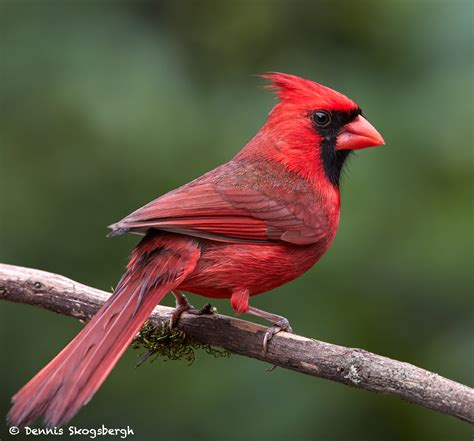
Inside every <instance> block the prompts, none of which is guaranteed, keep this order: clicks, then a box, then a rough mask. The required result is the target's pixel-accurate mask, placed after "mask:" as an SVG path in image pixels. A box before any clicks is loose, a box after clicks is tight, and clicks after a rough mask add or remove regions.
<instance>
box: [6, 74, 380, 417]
mask: <svg viewBox="0 0 474 441" xmlns="http://www.w3.org/2000/svg"><path fill="white" fill-rule="evenodd" d="M263 77H264V78H266V79H268V80H270V81H271V86H270V87H272V88H273V89H275V90H276V93H277V96H278V98H279V103H278V104H277V105H276V106H275V107H274V108H273V109H272V111H271V112H270V115H269V117H268V120H267V121H266V122H265V124H264V126H263V127H262V128H261V129H260V131H259V132H258V133H257V134H256V135H255V136H254V137H253V138H252V139H251V140H250V141H249V142H248V144H247V145H246V146H245V147H244V148H243V149H242V150H241V151H240V152H239V153H238V154H237V156H235V158H234V159H232V160H231V161H230V162H228V163H226V164H224V165H221V166H219V167H217V168H216V169H214V170H212V171H210V172H208V173H206V174H205V175H203V176H201V177H200V178H197V179H195V180H194V181H192V182H190V183H189V184H186V185H184V186H182V187H180V188H178V189H176V190H174V191H171V192H170V193H167V194H165V195H164V196H162V197H160V198H158V199H155V200H154V201H152V202H150V203H149V204H148V205H145V206H144V207H142V208H140V209H138V210H136V211H134V212H133V213H132V214H130V215H129V216H127V217H125V218H124V219H122V220H121V221H120V222H117V223H116V224H113V225H111V228H112V233H111V234H112V235H118V234H122V233H127V232H130V233H137V234H143V235H144V238H143V240H142V241H141V242H140V243H139V244H138V246H137V247H136V248H135V249H134V250H133V252H132V255H131V259H130V262H129V264H128V266H127V271H126V272H125V274H124V275H123V276H122V278H121V279H120V281H119V283H118V285H117V288H116V289H115V291H114V293H113V295H112V296H111V297H110V298H109V299H108V301H107V302H106V303H105V304H104V305H103V306H102V308H101V309H100V310H99V311H98V312H97V314H96V315H95V316H94V317H93V319H92V320H91V321H90V322H89V323H88V324H87V325H86V326H85V327H84V329H83V330H82V331H81V332H80V333H79V334H78V335H77V336H76V337H75V338H74V339H73V340H72V341H71V343H69V345H68V346H66V348H64V349H63V350H62V351H61V352H60V353H59V354H58V355H57V356H56V357H55V358H54V359H53V360H52V361H51V362H50V363H49V364H48V365H47V366H46V367H45V368H43V370H41V371H40V372H39V373H38V374H37V375H36V376H35V377H33V379H31V380H30V381H29V383H27V384H26V385H25V386H24V387H23V388H22V389H21V390H20V391H19V392H18V393H17V394H16V395H15V396H14V397H13V407H12V409H11V411H10V413H9V420H10V422H11V423H12V424H14V425H16V426H19V425H28V424H31V423H32V422H33V421H34V420H35V419H37V418H39V417H43V418H44V420H45V422H46V424H47V425H48V426H58V425H61V424H64V423H66V422H67V421H68V420H70V419H71V418H72V417H73V416H74V415H75V414H76V413H77V412H78V410H79V409H80V407H81V406H82V405H84V404H85V403H87V402H88V401H89V400H90V399H91V398H92V396H93V395H94V393H95V392H96V391H97V389H98V388H99V387H100V385H101V384H102V383H103V381H104V380H105V379H106V377H107V375H108V374H109V372H110V371H111V370H112V368H113V367H114V366H115V364H116V363H117V361H118V359H119V358H120V356H121V355H122V354H123V352H124V351H125V350H126V349H127V347H128V346H129V344H130V342H131V341H132V340H133V338H134V337H135V335H136V334H137V332H138V331H139V329H140V327H141V326H142V324H143V322H144V321H145V320H146V319H147V318H148V316H149V315H150V313H151V311H152V310H153V308H154V307H155V306H156V305H157V304H158V303H159V302H160V301H161V300H162V299H163V297H164V296H165V295H166V294H167V293H168V292H170V291H172V292H173V294H174V295H175V296H176V299H177V309H176V314H175V318H177V317H178V316H179V314H180V313H181V312H182V311H185V310H187V309H189V308H190V305H189V304H188V303H187V300H186V298H185V297H184V295H183V294H182V291H189V292H191V293H195V294H199V295H202V296H205V297H211V298H229V299H230V302H231V305H232V308H233V309H234V310H235V311H237V312H238V313H249V314H253V315H256V316H258V317H261V318H264V319H266V320H268V321H269V322H271V323H272V324H273V327H271V328H269V330H268V332H267V334H266V336H265V341H264V350H266V346H267V343H268V340H269V339H270V338H271V336H272V335H273V334H275V333H276V332H279V331H281V330H290V331H291V328H290V327H289V324H288V321H287V320H286V319H284V318H283V317H280V316H278V315H274V314H270V313H267V312H264V311H261V310H259V309H257V308H254V307H252V306H249V297H250V296H254V295H256V294H260V293H263V292H265V291H269V290H271V289H273V288H275V287H277V286H280V285H283V284H284V283H287V282H289V281H290V280H293V279H295V278H296V277H298V276H300V275H301V274H303V273H304V272H306V271H307V270H308V269H309V268H311V267H312V266H313V265H314V264H315V263H316V262H317V261H318V259H319V258H320V257H321V256H322V255H323V254H324V253H325V252H326V250H327V249H328V247H329V246H330V244H331V242H332V240H333V238H334V235H335V234H336V230H337V227H338V224H339V208H340V198H339V177H340V175H341V169H342V167H343V165H344V162H345V160H346V158H347V157H348V155H349V154H350V153H351V151H352V150H357V149H362V148H365V147H371V146H377V145H381V144H384V141H383V139H382V137H381V136H380V134H379V133H378V132H377V130H375V128H374V127H373V126H372V125H371V124H370V123H369V122H368V121H367V120H366V119H365V118H364V117H363V116H362V111H361V109H360V108H359V106H358V105H357V104H356V103H355V102H354V101H352V100H350V99H349V98H347V97H346V96H344V95H342V94H340V93H338V92H336V91H334V90H331V89H329V88H327V87H324V86H322V85H319V84H317V83H314V82H312V81H309V80H306V79H303V78H299V77H296V76H293V75H286V74H281V73H272V74H267V75H263Z"/></svg>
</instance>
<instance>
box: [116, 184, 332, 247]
mask: <svg viewBox="0 0 474 441" xmlns="http://www.w3.org/2000/svg"><path fill="white" fill-rule="evenodd" d="M320 218H321V216H318V214H317V213H316V214H315V213H313V212H312V211H311V210H309V209H308V207H305V206H304V205H303V204H298V203H297V202H295V201H282V200H276V199H272V198H270V197H269V196H267V195H265V194H264V193H262V192H261V191H259V190H256V189H248V188H246V189H240V188H235V187H229V188H225V187H223V188H220V186H219V187H217V186H216V185H214V184H212V183H202V184H197V185H196V184H195V185H187V186H184V187H181V188H179V189H177V190H175V191H173V192H170V193H168V194H165V195H164V196H162V197H160V198H158V199H155V200H154V201H152V202H150V203H149V204H147V205H145V206H144V207H142V208H139V209H138V210H136V211H134V212H133V213H131V214H130V215H128V216H127V217H125V218H124V219H122V220H121V221H120V222H117V223H116V224H113V225H111V226H110V227H109V228H111V229H112V230H113V231H112V232H111V235H118V234H121V233H125V232H132V233H145V232H146V231H147V230H148V229H150V228H155V229H158V230H164V231H169V232H175V233H181V234H188V235H190V236H195V237H202V238H206V239H211V240H217V241H223V242H263V243H271V242H281V241H283V242H287V243H292V244H297V245H308V244H312V243H315V242H318V241H319V240H321V239H322V238H323V237H325V235H326V233H327V223H326V222H325V221H324V219H320Z"/></svg>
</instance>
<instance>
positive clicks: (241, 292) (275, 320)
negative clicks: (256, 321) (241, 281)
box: [230, 289, 293, 354]
mask: <svg viewBox="0 0 474 441" xmlns="http://www.w3.org/2000/svg"><path fill="white" fill-rule="evenodd" d="M249 295H250V292H249V290H248V289H237V290H235V291H234V292H232V296H231V297H230V304H231V306H232V309H233V310H234V311H235V312H237V313H239V314H252V315H254V316H256V317H260V318H262V319H264V320H266V321H267V322H270V323H271V324H272V325H273V326H271V327H270V328H268V329H267V332H266V333H265V337H264V338H263V352H264V353H265V354H266V353H267V350H268V342H269V341H270V340H271V339H272V337H273V336H274V335H275V334H277V333H278V332H280V331H286V332H291V333H292V332H293V329H291V326H290V323H289V322H288V319H286V318H285V317H282V316H281V315H276V314H272V313H270V312H266V311H262V310H261V309H258V308H255V307H253V306H249Z"/></svg>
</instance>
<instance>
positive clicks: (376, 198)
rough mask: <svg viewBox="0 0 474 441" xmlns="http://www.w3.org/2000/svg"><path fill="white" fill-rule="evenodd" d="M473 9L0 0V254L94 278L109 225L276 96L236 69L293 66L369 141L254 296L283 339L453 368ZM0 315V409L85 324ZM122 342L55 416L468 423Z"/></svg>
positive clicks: (236, 141)
mask: <svg viewBox="0 0 474 441" xmlns="http://www.w3.org/2000/svg"><path fill="white" fill-rule="evenodd" d="M472 23H473V3H472V1H447V0H446V1H426V2H425V1H408V0H406V1H387V2H381V1H357V2H339V1H331V2H329V1H327V2H322V1H315V0H311V1H309V0H308V1H301V0H300V1H277V0H270V1H263V0H257V1H250V0H248V1H244V0H240V1H237V0H234V1H191V0H189V1H184V0H181V1H171V0H169V1H153V2H152V1H149V2H146V1H130V2H110V1H103V2H101V1H96V2H93V1H82V2H80V1H78V2H66V3H65V2H60V1H56V2H53V1H46V0H43V1H3V2H2V3H1V6H0V32H1V35H0V50H1V64H0V66H1V81H0V94H1V109H0V112H1V116H0V136H1V150H0V176H1V177H0V179H1V181H0V182H1V185H0V197H1V204H0V210H1V212H0V215H1V216H0V221H1V229H0V261H1V262H5V263H11V264H16V265H24V266H29V267H34V268H40V269H43V270H47V271H52V272H56V273H59V274H63V275H66V276H68V277H71V278H73V279H75V280H77V281H81V282H83V283H85V284H89V285H92V286H95V287H100V288H102V289H105V290H109V289H110V287H111V286H112V285H114V284H115V283H116V281H117V280H118V278H119V277H120V275H121V272H122V269H123V266H124V264H125V263H126V257H127V255H128V253H129V250H130V249H131V247H132V246H133V245H134V244H135V243H136V241H137V238H136V237H133V236H131V237H120V238H117V239H114V240H110V239H106V238H105V234H106V232H107V230H106V229H105V226H106V225H108V224H110V223H112V222H114V221H116V220H118V219H120V218H121V217H123V216H124V215H126V214H128V213H129V212H131V211H132V210H134V209H135V208H137V207H139V206H141V205H143V204H144V203H146V202H148V201H149V200H151V199H153V198H155V197H157V196H158V195H160V194H162V193H165V192H166V191H168V190H170V189H172V188H174V187H176V186H179V185H181V184H183V183H185V182H187V181H189V180H191V179H193V178H195V177H196V176H198V175H200V174H202V173H203V172H205V171H207V170H208V169H210V168H212V167H214V166H216V165H218V164H220V163H223V162H225V161H227V160H229V159H230V158H231V157H232V156H233V155H234V154H235V153H236V152H237V151H238V150H239V149H240V148H241V146H242V145H243V144H244V143H245V142H246V141H247V140H248V139H249V138H250V137H251V136H252V135H253V134H254V133H255V132H256V131H257V130H258V129H259V127H260V126H261V125H262V124H263V122H264V121H265V118H266V115H267V113H268V111H269V110H270V109H271V107H272V105H273V104H274V99H273V98H272V96H271V95H270V94H269V93H268V92H265V91H264V90H263V89H262V88H261V87H260V86H261V85H262V84H263V81H262V80H260V79H259V78H257V77H255V76H253V74H258V73H263V72H266V71H275V70H276V71H283V72H288V73H294V74H298V75H302V76H306V77H308V78H310V79H313V80H316V81H319V82H321V83H323V84H326V85H328V86H330V87H333V88H335V89H337V90H340V91H342V92H344V93H346V94H347V95H349V96H350V97H351V98H353V99H354V100H355V101H357V102H358V103H359V104H360V106H361V107H362V108H363V109H364V113H365V114H366V115H367V116H368V118H369V120H370V121H371V122H372V123H373V124H374V125H375V126H376V127H377V128H378V130H379V131H380V132H381V133H382V134H383V136H384V138H385V140H386V142H387V147H384V148H378V149H370V150H367V151H362V152H360V154H358V155H357V157H356V158H353V159H352V160H351V162H350V164H349V167H348V170H347V172H346V175H345V178H344V181H343V184H342V204H343V208H342V214H341V226H340V230H339V233H338V235H337V237H336V240H335V242H334V245H333V246H332V248H331V249H330V251H329V252H328V253H327V255H326V256H325V257H324V258H323V260H322V261H321V262H320V263H319V264H318V265H316V267H315V268H314V269H312V270H311V271H310V272H309V273H307V274H306V275H304V276H303V277H301V278H300V279H298V280H296V281H294V282H293V283H291V284H289V285H288V286H284V287H282V288H280V289H277V290H275V292H273V293H272V295H263V296H259V297H257V298H254V302H253V304H254V305H255V306H258V307H261V308H263V309H267V310H270V311H273V312H276V313H280V314H283V315H285V316H287V317H288V318H289V319H290V322H291V323H292V324H293V327H294V328H295V329H296V331H297V332H298V333H300V334H303V335H306V336H311V337H315V338H318V339H322V340H325V341H329V342H333V343H337V344H341V345H347V346H355V347H361V348H364V349H367V350H369V351H374V352H376V353H379V354H383V355H386V356H389V357H393V358H396V359H400V360H405V361H409V362H411V363H414V364H416V365H419V366H422V367H425V368H427V369H430V370H432V371H434V372H438V373H439V374H441V375H444V376H447V377H449V378H452V379H455V380H458V381H460V382H464V383H467V384H471V385H472V383H473V375H472V371H471V369H472V366H473V363H472V361H473V350H472V338H473V334H474V332H473V324H472V300H471V299H472V291H471V290H470V289H472V285H473V282H474V280H473V267H472V262H473V257H474V256H473V250H474V243H473V234H472V225H473V205H472V190H473V174H472V169H473V165H474V164H473V163H474V161H473V150H472V147H473V129H472V124H473V98H474V95H473V83H472V79H473V76H472V75H473V31H472ZM192 302H193V303H194V304H195V305H201V304H203V303H204V299H202V298H196V297H193V298H192ZM166 303H167V304H170V305H171V304H172V303H173V302H172V300H171V299H167V300H166ZM215 304H216V305H217V306H218V308H219V310H220V311H221V312H224V313H231V311H230V308H229V307H228V304H227V302H225V301H217V302H215ZM0 314H1V319H0V320H1V321H0V324H1V328H0V329H1V344H2V347H1V350H2V363H1V366H0V377H1V379H2V381H1V384H0V388H1V389H0V392H1V393H0V418H1V419H3V416H4V415H5V414H6V413H7V410H8V408H9V400H10V397H11V395H12V394H13V393H14V392H16V391H17V390H18V389H19V388H20V387H21V386H22V385H23V384H24V383H25V382H26V381H27V380H28V379H29V378H30V377H31V376H32V375H33V374H34V373H35V372H36V371H37V370H38V369H39V368H41V367H43V365H44V364H45V363H46V362H48V361H49V360H50V359H51V358H52V356H54V355H55V354H56V352H57V351H58V350H59V349H61V348H62V347H63V346H64V345H65V344H66V343H67V342H68V341H69V340H70V339H71V338H72V337H73V336H74V335H75V334H76V333H77V332H78V330H79V329H80V328H81V326H82V325H81V324H80V323H78V322H76V321H74V320H72V319H70V318H66V317H62V316H59V315H55V314H52V313H49V312H46V311H42V310H40V309H38V308H33V307H28V306H22V305H17V304H9V303H6V302H1V303H0ZM136 357H137V351H132V350H130V351H128V353H127V354H126V356H125V357H123V359H122V360H121V362H120V363H119V365H118V366H117V368H116V369H115V370H114V371H113V372H112V374H111V375H110V377H109V379H108V380H107V381H106V383H105V384H104V386H103V387H102V388H101V390H100V391H99V393H98V394H97V395H96V396H95V397H94V399H93V400H92V402H91V403H90V404H89V405H88V406H87V407H86V408H84V409H83V410H82V411H81V412H80V413H79V415H78V416H77V417H76V418H75V419H74V420H73V421H72V423H71V424H74V425H76V426H79V427H96V426H100V425H101V424H105V425H106V426H108V427H123V426H126V425H129V426H131V427H132V428H133V429H134V431H135V437H134V439H136V440H150V439H163V440H177V441H178V440H209V441H212V440H229V441H233V440H272V441H284V440H289V439H294V440H302V441H306V440H308V441H310V440H322V441H332V440H335V441H339V440H361V441H362V440H364V441H368V440H382V439H383V440H385V441H390V440H449V441H451V440H461V439H468V438H469V437H470V434H471V432H472V431H471V430H470V427H469V426H468V425H467V424H465V423H462V422H459V421H457V420H455V419H453V418H450V417H446V416H441V415H438V414H435V413H432V412H430V411H428V410H424V409H422V408H418V407H416V406H413V405H410V404H407V403H405V402H402V401H400V400H398V399H395V398H392V397H385V396H381V395H375V394H371V393H367V392H364V391H360V390H355V389H350V388H348V387H345V386H341V385H338V384H334V383H329V382H327V381H323V380H318V379H314V378H311V377H306V376H303V375H301V374H297V373H293V372H289V371H285V370H283V369H277V370H276V371H274V372H272V373H269V372H266V369H267V366H265V365H263V364H262V363H260V362H258V361H254V360H251V359H246V358H242V357H238V356H232V357H231V358H230V359H218V360H215V359H213V358H211V357H209V356H206V355H205V354H199V355H198V360H197V361H196V363H195V364H194V365H193V366H192V367H188V366H186V365H185V363H184V362H171V361H169V362H166V363H164V362H162V361H157V362H155V363H152V364H146V365H144V366H142V367H140V368H138V369H136V368H135V361H136ZM0 426H2V427H1V429H0V437H2V432H3V431H4V430H5V427H4V423H1V424H0ZM7 437H8V435H7ZM2 438H3V437H2ZM15 439H18V440H19V439H21V436H19V437H17V438H15ZM36 439H38V437H37V438H36Z"/></svg>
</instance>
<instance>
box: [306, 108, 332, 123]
mask: <svg viewBox="0 0 474 441" xmlns="http://www.w3.org/2000/svg"><path fill="white" fill-rule="evenodd" d="M311 119H312V120H313V122H314V123H315V124H316V125H317V126H318V127H327V126H328V125H329V124H331V114H330V113H328V112H325V111H324V110H317V111H316V112H313V113H312V114H311Z"/></svg>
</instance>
